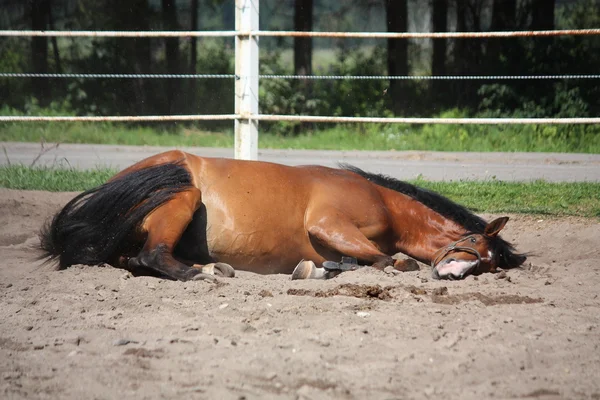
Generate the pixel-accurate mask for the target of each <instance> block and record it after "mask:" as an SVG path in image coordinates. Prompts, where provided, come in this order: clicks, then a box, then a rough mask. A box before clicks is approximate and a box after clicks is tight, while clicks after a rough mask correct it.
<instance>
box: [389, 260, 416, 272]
mask: <svg viewBox="0 0 600 400" xmlns="http://www.w3.org/2000/svg"><path fill="white" fill-rule="evenodd" d="M394 269H396V270H398V271H401V272H409V271H419V270H420V268H419V264H418V263H417V262H416V261H415V260H413V259H412V258H407V259H406V260H396V261H394Z"/></svg>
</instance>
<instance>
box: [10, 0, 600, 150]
mask: <svg viewBox="0 0 600 400" xmlns="http://www.w3.org/2000/svg"><path fill="white" fill-rule="evenodd" d="M258 21H259V0H235V30H234V31H8V30H6V31H0V36H5V37H6V36H21V37H35V36H38V37H39V36H46V37H115V38H118V37H154V38H156V37H235V74H234V75H230V74H178V75H166V74H39V73H31V74H26V73H25V74H22V73H0V77H13V78H27V77H40V78H104V79H111V78H112V79H123V78H155V79H170V78H188V79H235V110H234V114H219V115H147V116H78V117H73V116H55V117H45V116H0V122H1V121H4V122H10V121H53V122H60V121H62V122H72V121H92V122H93V121H118V122H125V121H208V120H212V121H216V120H233V121H235V122H234V124H235V125H234V130H235V149H234V155H235V158H239V159H249V160H256V159H257V158H258V122H259V121H304V122H332V123H408V124H597V123H600V118H370V117H369V118H367V117H328V116H309V115H264V114H259V109H258V85H259V79H386V80H391V79H429V80H440V79H448V80H454V79H496V80H501V79H599V78H600V75H535V76H528V75H519V76H297V75H260V74H259V68H258V67H259V62H258V60H259V55H258V51H259V38H260V37H261V36H263V37H264V36H270V37H274V36H286V37H299V36H303V37H329V38H380V39H389V38H395V39H415V38H416V39H424V38H438V39H439V38H462V39H465V38H473V39H477V38H507V37H542V36H546V37H547V36H563V35H577V36H585V35H599V34H600V29H570V30H551V31H502V32H432V33H415V32H398V33H395V32H368V33H367V32H294V31H260V30H259V26H258Z"/></svg>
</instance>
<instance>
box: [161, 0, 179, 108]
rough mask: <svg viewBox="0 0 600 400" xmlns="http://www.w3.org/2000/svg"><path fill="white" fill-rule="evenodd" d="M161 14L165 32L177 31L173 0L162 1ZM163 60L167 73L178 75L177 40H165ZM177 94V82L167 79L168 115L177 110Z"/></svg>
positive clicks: (175, 9) (174, 38)
mask: <svg viewBox="0 0 600 400" xmlns="http://www.w3.org/2000/svg"><path fill="white" fill-rule="evenodd" d="M162 12H163V26H164V28H165V30H168V31H175V30H177V29H178V24H177V8H176V4H175V0H162ZM165 59H166V61H167V72H168V73H169V74H177V73H179V38H176V37H172V38H171V37H170V38H166V39H165ZM178 92H179V80H177V79H167V93H166V95H167V104H166V112H167V113H169V114H170V113H172V112H173V111H175V110H176V109H177V105H176V104H175V99H176V98H177V95H178Z"/></svg>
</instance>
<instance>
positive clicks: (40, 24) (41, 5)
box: [29, 0, 50, 106]
mask: <svg viewBox="0 0 600 400" xmlns="http://www.w3.org/2000/svg"><path fill="white" fill-rule="evenodd" d="M30 5H31V8H30V10H29V11H30V17H31V29H32V30H34V31H45V30H47V26H48V16H49V14H50V1H49V0H31V3H30ZM31 64H32V66H33V70H34V72H35V73H38V74H45V73H48V39H47V38H46V37H43V36H41V37H35V36H34V37H32V38H31ZM31 85H32V88H33V93H34V94H35V97H36V98H37V99H38V101H39V104H40V105H41V106H46V105H48V103H49V102H50V86H49V81H48V79H46V78H32V80H31Z"/></svg>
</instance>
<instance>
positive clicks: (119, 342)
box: [113, 339, 136, 346]
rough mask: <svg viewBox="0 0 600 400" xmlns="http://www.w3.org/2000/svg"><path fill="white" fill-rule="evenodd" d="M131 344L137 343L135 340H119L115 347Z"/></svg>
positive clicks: (114, 344) (115, 342)
mask: <svg viewBox="0 0 600 400" xmlns="http://www.w3.org/2000/svg"><path fill="white" fill-rule="evenodd" d="M129 343H136V342H134V341H133V340H129V339H118V340H115V341H114V342H113V346H126V345H128V344H129Z"/></svg>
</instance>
